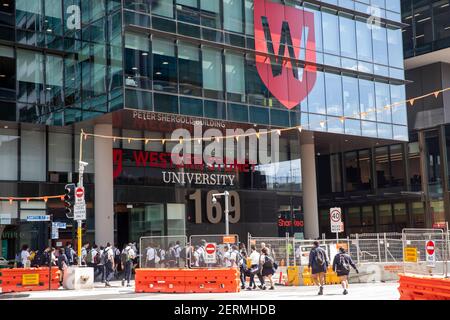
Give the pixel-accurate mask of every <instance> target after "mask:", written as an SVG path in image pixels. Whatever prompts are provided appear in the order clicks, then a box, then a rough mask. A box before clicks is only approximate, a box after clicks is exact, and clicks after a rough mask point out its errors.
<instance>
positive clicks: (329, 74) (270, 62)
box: [0, 0, 409, 257]
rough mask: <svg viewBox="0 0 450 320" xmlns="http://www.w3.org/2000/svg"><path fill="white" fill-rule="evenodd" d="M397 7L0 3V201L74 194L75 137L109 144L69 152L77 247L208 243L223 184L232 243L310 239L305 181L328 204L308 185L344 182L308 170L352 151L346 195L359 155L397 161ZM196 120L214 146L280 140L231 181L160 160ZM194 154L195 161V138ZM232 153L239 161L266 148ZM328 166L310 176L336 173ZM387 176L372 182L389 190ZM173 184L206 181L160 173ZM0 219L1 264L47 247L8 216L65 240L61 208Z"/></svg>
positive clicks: (11, 212) (400, 109)
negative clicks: (39, 217)
mask: <svg viewBox="0 0 450 320" xmlns="http://www.w3.org/2000/svg"><path fill="white" fill-rule="evenodd" d="M400 11H401V7H400V2H399V1H397V0H394V1H392V0H389V1H384V0H381V1H380V0H376V1H375V0H372V1H369V0H364V1H363V0H360V1H352V0H349V1H339V3H338V1H337V0H336V1H316V0H311V1H275V0H274V1H269V0H254V1H253V0H207V1H203V0H201V1H200V0H159V1H158V0H153V1H152V0H142V1H128V0H123V1H118V0H116V1H113V0H102V1H97V0H96V1H93V0H91V1H88V0H70V1H68V0H32V1H30V0H16V1H6V0H5V1H3V6H0V30H1V31H2V32H0V105H1V108H0V120H1V127H0V141H1V145H0V161H1V164H2V166H1V167H2V170H1V171H0V181H1V182H0V196H3V197H8V196H23V197H27V196H30V197H31V196H41V195H53V194H61V193H63V192H64V185H65V184H66V183H70V182H75V183H76V182H77V181H78V173H77V172H78V171H77V170H78V160H79V155H80V148H79V145H80V144H79V141H80V134H81V130H84V132H86V133H92V134H97V135H103V136H109V137H113V136H114V137H116V139H113V138H110V139H104V138H101V137H99V136H97V137H89V138H86V139H85V140H84V141H83V157H82V159H83V161H85V162H87V163H89V165H88V166H87V167H86V171H85V175H84V183H85V186H86V195H87V204H88V219H87V221H86V223H85V227H84V228H85V230H86V232H87V234H86V239H87V240H88V241H91V242H97V243H99V244H103V243H105V242H107V241H111V242H112V241H114V242H117V243H118V244H119V245H121V244H123V243H125V242H127V241H130V240H134V241H137V240H138V239H139V238H140V237H141V236H149V235H179V234H188V235H189V234H205V233H206V234H211V233H216V234H217V233H219V234H220V233H223V232H224V229H225V227H224V224H223V220H224V219H223V203H222V204H221V203H218V204H216V205H212V204H211V201H210V200H211V198H212V194H213V193H214V192H216V191H223V190H224V189H226V190H229V191H231V213H230V215H231V216H230V218H231V223H232V225H231V232H233V233H238V234H239V235H240V236H241V238H243V237H246V235H247V233H248V232H250V233H252V234H254V235H265V236H277V235H279V234H280V235H284V234H285V232H289V233H291V234H292V233H296V232H304V234H305V236H306V237H311V238H314V237H318V236H319V235H320V232H321V231H322V230H321V228H322V229H323V228H324V227H323V226H324V225H325V224H324V222H323V221H322V220H321V218H319V210H318V208H319V206H318V203H319V202H320V201H323V197H318V195H317V190H318V189H317V184H318V181H319V190H320V191H321V192H322V190H326V191H327V192H328V191H332V192H335V191H336V192H341V191H338V190H339V188H338V189H331V190H327V189H326V188H327V187H324V184H323V183H322V181H327V179H328V180H330V181H331V185H333V188H334V187H337V186H338V185H339V184H341V185H342V184H343V181H346V180H344V179H343V178H342V177H340V176H339V174H338V173H337V172H329V173H330V174H329V175H327V173H326V172H325V171H323V170H322V169H320V170H319V169H318V170H316V166H321V163H322V162H323V161H324V160H323V159H324V157H329V158H330V159H332V158H335V156H334V155H335V154H342V152H344V151H347V150H355V149H358V150H362V151H358V152H356V155H354V156H352V157H351V158H350V159H349V163H350V162H351V163H353V164H354V165H356V167H355V168H354V167H353V165H349V168H350V170H349V171H348V170H347V171H348V173H347V176H348V177H351V180H352V181H353V182H351V183H350V184H347V185H346V186H345V188H346V189H345V190H347V189H348V188H350V185H351V184H352V186H351V188H354V189H356V190H361V188H365V187H367V186H368V185H370V184H373V183H374V180H373V179H372V178H369V177H368V176H367V172H364V173H362V174H361V173H358V172H357V169H356V168H361V166H362V167H364V168H366V167H367V164H366V163H367V161H369V162H370V161H372V162H373V161H374V158H373V157H372V158H371V159H372V160H366V158H367V157H369V155H368V154H366V153H364V152H365V151H364V150H367V149H369V150H371V151H373V150H378V149H379V148H386V150H387V151H385V149H383V150H382V151H380V153H379V154H380V159H381V158H383V162H382V163H383V165H385V162H384V161H386V160H387V159H389V160H392V161H395V159H397V158H398V156H399V155H398V154H399V153H398V149H396V148H395V147H391V145H392V144H394V143H396V144H399V145H400V146H401V148H404V146H405V144H404V142H405V141H407V140H408V139H409V135H408V121H407V113H406V103H402V102H404V101H405V83H406V82H405V76H404V67H403V54H402V52H403V42H402V31H401V29H402V27H404V26H405V25H404V24H403V23H402V22H401V13H400ZM393 105H396V107H395V108H394V107H393ZM199 123H201V124H202V127H203V129H204V130H206V129H215V130H218V131H219V132H220V133H222V134H225V130H226V129H233V130H243V131H244V132H245V131H247V130H254V131H257V132H259V130H264V129H269V130H273V129H285V128H291V129H293V130H287V131H283V132H282V134H281V135H279V137H278V138H279V154H278V155H279V157H278V159H277V161H276V162H272V163H267V164H266V163H261V162H260V161H258V162H257V163H256V164H254V165H253V166H249V167H245V166H244V167H239V168H237V167H234V172H233V173H230V172H228V173H227V172H226V171H224V170H226V166H225V167H220V168H219V169H217V170H218V172H213V173H212V172H211V171H208V169H207V168H205V167H204V166H203V167H200V168H197V167H183V168H180V167H176V166H173V164H172V163H171V162H170V160H169V158H170V156H171V153H172V151H173V148H174V147H175V146H176V145H177V143H176V142H173V141H170V139H171V137H172V133H173V131H174V130H176V129H180V128H183V129H186V131H187V132H189V133H192V134H193V133H194V125H196V124H197V125H198V124H199ZM294 129H295V130H294ZM216 132H217V131H216ZM216 134H217V133H216ZM121 137H127V138H129V139H121ZM133 138H136V139H141V140H133ZM146 139H147V140H146ZM244 139H245V137H244ZM166 140H169V141H166ZM258 140H261V139H258ZM211 143H212V141H211ZM181 144H182V143H181ZM200 144H201V150H202V151H203V150H205V149H207V148H208V146H209V145H210V142H209V141H206V140H202V141H201V142H200ZM245 148H246V154H247V158H246V159H247V160H248V154H252V152H254V151H258V152H261V151H270V150H271V149H274V148H273V145H272V144H268V145H267V147H265V146H263V145H261V144H260V143H257V144H252V143H249V142H247V143H246V144H245ZM265 148H266V149H267V150H266V149H265ZM200 153H201V152H200ZM403 155H404V153H403ZM232 158H233V160H235V158H234V155H233V156H232ZM258 160H260V159H258ZM332 161H334V162H333V165H332V166H326V167H329V168H334V169H339V168H338V167H339V166H341V167H342V169H343V168H344V162H343V161H342V159H341V162H340V163H337V162H335V160H332ZM380 161H381V160H380ZM387 165H391V167H392V168H391V167H390V168H391V169H390V170H391V171H392V175H393V176H392V177H391V176H389V175H388V174H386V175H385V177H386V178H387V180H389V181H390V182H389V183H392V184H394V185H395V184H400V180H401V179H402V178H401V177H400V175H401V174H400V173H399V172H397V170H396V168H395V165H394V164H392V162H389V161H388V164H387ZM369 171H370V170H369ZM341 172H342V170H341ZM189 173H193V174H201V175H202V177H205V176H206V177H207V179H206V178H203V180H199V181H189V182H186V181H180V180H176V179H171V178H170V177H172V178H173V177H178V178H179V177H181V176H180V174H182V175H185V174H189ZM316 173H317V174H316ZM213 175H215V176H214V179H213ZM217 176H224V177H225V178H224V180H223V181H222V182H220V180H219V181H218V180H217V179H216V178H217ZM226 177H228V178H229V181H228V182H227V181H225V180H226ZM359 177H361V179H364V182H361V183H359V182H358V181H357V180H358V179H359ZM403 180H404V181H406V178H403ZM212 181H214V183H212ZM377 181H379V182H380V183H384V184H387V185H388V184H389V183H388V182H385V181H384V180H383V179H382V178H381V175H380V177H379V179H377ZM377 183H378V182H377ZM324 188H325V189H324ZM0 212H1V214H3V215H4V216H6V217H8V216H9V217H10V218H11V222H10V223H9V224H4V225H2V226H1V227H0V228H2V229H0V230H2V231H3V235H2V250H3V255H7V256H9V257H10V256H11V254H12V253H13V252H14V251H15V250H17V248H18V247H19V246H20V245H21V244H24V243H27V244H30V245H31V246H32V247H39V246H43V244H44V243H46V241H47V239H48V237H49V232H48V225H46V224H45V223H41V224H38V223H29V222H27V221H26V220H25V217H26V216H28V215H30V214H31V215H33V214H42V213H48V214H52V215H53V216H54V219H55V220H57V221H61V222H67V223H68V228H67V230H65V231H64V230H60V237H59V239H55V241H54V242H56V244H58V242H64V241H65V240H70V239H72V238H73V236H74V234H73V228H72V227H71V225H72V224H73V223H72V221H71V220H70V219H68V218H67V217H65V214H64V207H63V204H62V203H61V202H60V201H48V202H47V203H39V202H36V203H35V202H33V201H19V202H15V201H13V202H10V201H3V202H1V204H0ZM374 215H375V213H374ZM322 216H323V214H322V215H321V216H320V217H322ZM319 222H320V223H321V225H320V226H319ZM350 230H351V229H350ZM5 248H6V249H5Z"/></svg>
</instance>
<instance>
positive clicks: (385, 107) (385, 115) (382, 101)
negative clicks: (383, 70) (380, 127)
mask: <svg viewBox="0 0 450 320" xmlns="http://www.w3.org/2000/svg"><path fill="white" fill-rule="evenodd" d="M375 96H376V107H377V120H378V121H380V122H387V123H392V114H391V108H390V104H391V94H390V92H389V85H388V84H387V83H380V82H375Z"/></svg>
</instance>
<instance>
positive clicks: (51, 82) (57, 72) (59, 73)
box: [45, 55, 64, 107]
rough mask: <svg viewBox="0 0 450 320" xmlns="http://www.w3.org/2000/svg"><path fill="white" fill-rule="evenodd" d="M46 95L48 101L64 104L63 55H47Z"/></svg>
mask: <svg viewBox="0 0 450 320" xmlns="http://www.w3.org/2000/svg"><path fill="white" fill-rule="evenodd" d="M45 61H46V65H45V82H46V84H45V96H46V102H47V103H48V104H50V105H52V106H57V107H62V106H63V101H64V97H63V90H62V85H63V68H64V62H63V59H62V58H61V57H57V56H51V55H47V56H46V57H45Z"/></svg>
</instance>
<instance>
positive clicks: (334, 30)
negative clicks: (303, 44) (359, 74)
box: [322, 12, 339, 55]
mask: <svg viewBox="0 0 450 320" xmlns="http://www.w3.org/2000/svg"><path fill="white" fill-rule="evenodd" d="M322 26H323V49H324V52H325V53H330V54H335V55H339V20H338V17H337V16H336V15H333V14H329V13H326V12H322Z"/></svg>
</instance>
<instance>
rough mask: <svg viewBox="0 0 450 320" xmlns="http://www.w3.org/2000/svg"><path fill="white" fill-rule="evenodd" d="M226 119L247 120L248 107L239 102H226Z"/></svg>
mask: <svg viewBox="0 0 450 320" xmlns="http://www.w3.org/2000/svg"><path fill="white" fill-rule="evenodd" d="M227 109H228V120H234V121H238V122H248V108H247V106H244V105H239V104H228V108H227Z"/></svg>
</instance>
